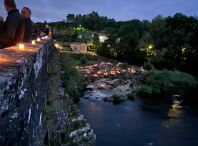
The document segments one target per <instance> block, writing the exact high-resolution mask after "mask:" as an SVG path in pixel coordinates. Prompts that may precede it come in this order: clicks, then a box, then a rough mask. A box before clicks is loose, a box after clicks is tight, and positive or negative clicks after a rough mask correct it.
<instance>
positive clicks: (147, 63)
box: [143, 62, 155, 70]
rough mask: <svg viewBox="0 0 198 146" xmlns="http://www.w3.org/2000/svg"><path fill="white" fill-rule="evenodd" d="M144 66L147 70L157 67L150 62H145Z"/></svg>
mask: <svg viewBox="0 0 198 146" xmlns="http://www.w3.org/2000/svg"><path fill="white" fill-rule="evenodd" d="M143 68H144V69H146V70H152V69H155V67H154V66H153V64H151V63H150V62H144V66H143Z"/></svg>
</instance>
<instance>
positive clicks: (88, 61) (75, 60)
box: [61, 52, 118, 67]
mask: <svg viewBox="0 0 198 146" xmlns="http://www.w3.org/2000/svg"><path fill="white" fill-rule="evenodd" d="M61 58H67V59H68V60H69V62H70V65H72V66H74V67H75V66H78V65H81V66H88V65H94V64H98V63H101V62H103V61H105V62H111V63H113V64H117V63H118V61H116V60H113V59H109V58H105V57H102V56H93V55H91V54H82V53H65V52H62V53H61Z"/></svg>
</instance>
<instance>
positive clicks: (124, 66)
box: [119, 62, 129, 69]
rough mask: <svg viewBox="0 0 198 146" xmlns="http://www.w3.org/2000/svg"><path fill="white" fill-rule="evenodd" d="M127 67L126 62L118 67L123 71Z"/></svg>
mask: <svg viewBox="0 0 198 146" xmlns="http://www.w3.org/2000/svg"><path fill="white" fill-rule="evenodd" d="M128 66H129V64H128V63H126V62H123V63H122V64H120V65H119V67H121V68H123V69H127V68H128Z"/></svg>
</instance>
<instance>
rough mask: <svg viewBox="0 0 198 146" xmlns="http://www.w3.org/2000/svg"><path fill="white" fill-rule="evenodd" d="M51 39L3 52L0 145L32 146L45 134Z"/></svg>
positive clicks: (0, 85)
mask: <svg viewBox="0 0 198 146" xmlns="http://www.w3.org/2000/svg"><path fill="white" fill-rule="evenodd" d="M53 48H54V43H53V40H52V39H51V38H48V39H45V40H41V41H40V42H36V44H35V45H32V44H30V43H29V44H24V49H19V46H13V47H9V48H6V49H3V50H0V145H1V146H4V145H5V146H18V145H21V146H31V145H33V143H34V141H39V140H38V139H37V138H38V137H40V136H41V135H42V134H43V131H44V130H43V126H42V125H43V109H44V107H45V103H46V97H45V93H46V91H47V87H48V85H47V84H48V79H47V70H48V66H49V64H50V61H51V59H52V50H53Z"/></svg>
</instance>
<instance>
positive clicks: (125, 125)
mask: <svg viewBox="0 0 198 146" xmlns="http://www.w3.org/2000/svg"><path fill="white" fill-rule="evenodd" d="M197 98H198V92H197V91H195V90H182V89H177V88H173V89H170V90H168V91H166V92H164V93H161V94H158V95H154V96H152V97H149V99H145V98H142V97H139V96H137V97H135V100H134V101H131V100H126V101H124V102H121V103H120V104H113V103H112V102H95V101H89V100H87V99H83V98H81V99H80V100H79V101H78V102H76V104H77V106H78V108H79V109H80V111H81V112H82V114H84V116H85V118H86V119H87V122H88V123H90V125H91V128H92V129H93V130H94V134H96V146H152V145H153V146H198V99H197Z"/></svg>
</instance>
